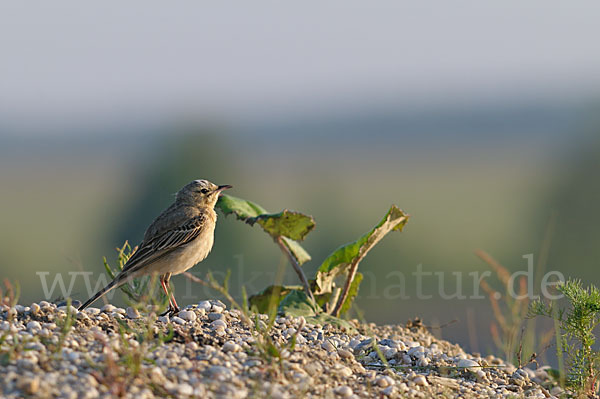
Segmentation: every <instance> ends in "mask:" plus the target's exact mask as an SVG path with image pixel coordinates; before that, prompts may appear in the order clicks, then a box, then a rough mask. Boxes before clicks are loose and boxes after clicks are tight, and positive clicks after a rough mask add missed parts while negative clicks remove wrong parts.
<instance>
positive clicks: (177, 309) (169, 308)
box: [160, 305, 181, 317]
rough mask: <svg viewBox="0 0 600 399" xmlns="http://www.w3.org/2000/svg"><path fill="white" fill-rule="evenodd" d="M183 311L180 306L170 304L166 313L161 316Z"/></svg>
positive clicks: (170, 315) (173, 314)
mask: <svg viewBox="0 0 600 399" xmlns="http://www.w3.org/2000/svg"><path fill="white" fill-rule="evenodd" d="M180 311H181V309H179V306H175V307H173V306H171V305H169V307H168V308H167V310H166V311H165V312H164V313H161V314H160V316H167V315H168V316H169V317H172V316H175V315H176V314H177V313H179V312H180Z"/></svg>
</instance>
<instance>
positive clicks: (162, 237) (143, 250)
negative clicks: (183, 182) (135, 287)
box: [122, 214, 206, 274]
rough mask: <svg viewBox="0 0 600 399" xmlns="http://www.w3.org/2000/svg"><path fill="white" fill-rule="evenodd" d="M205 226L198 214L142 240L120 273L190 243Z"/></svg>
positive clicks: (131, 269)
mask: <svg viewBox="0 0 600 399" xmlns="http://www.w3.org/2000/svg"><path fill="white" fill-rule="evenodd" d="M205 224H206V215H205V214H200V215H198V216H195V217H193V218H190V219H187V221H186V222H184V223H183V224H180V225H178V226H176V227H173V228H171V229H168V230H166V231H165V232H163V233H162V234H159V235H156V236H154V237H152V239H151V240H144V241H143V242H142V243H141V244H140V246H139V248H138V250H137V251H135V252H134V253H133V255H131V257H130V258H129V259H128V260H127V263H126V264H125V266H124V267H123V272H122V273H127V274H130V273H131V272H134V271H136V270H139V269H140V268H141V267H143V266H144V265H147V264H148V263H149V262H151V261H153V260H154V259H156V258H158V257H160V256H162V255H164V254H166V253H168V252H170V251H172V250H173V249H175V248H178V247H181V246H182V245H185V244H187V243H189V242H191V241H192V240H194V239H195V238H196V237H198V235H199V234H200V232H201V231H202V229H203V228H204V226H205Z"/></svg>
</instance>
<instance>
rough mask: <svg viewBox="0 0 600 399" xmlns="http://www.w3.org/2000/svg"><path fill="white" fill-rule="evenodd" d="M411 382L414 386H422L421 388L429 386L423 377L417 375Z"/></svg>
mask: <svg viewBox="0 0 600 399" xmlns="http://www.w3.org/2000/svg"><path fill="white" fill-rule="evenodd" d="M413 382H414V383H415V384H416V385H420V386H422V387H426V386H428V385H429V383H428V382H427V379H426V378H425V376H424V375H418V376H416V377H415V378H414V379H413Z"/></svg>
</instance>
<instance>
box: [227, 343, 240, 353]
mask: <svg viewBox="0 0 600 399" xmlns="http://www.w3.org/2000/svg"><path fill="white" fill-rule="evenodd" d="M240 349H241V347H240V346H239V345H238V344H236V343H235V342H233V341H227V342H225V343H224V344H223V352H237V351H239V350H240Z"/></svg>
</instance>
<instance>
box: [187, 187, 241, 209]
mask: <svg viewBox="0 0 600 399" xmlns="http://www.w3.org/2000/svg"><path fill="white" fill-rule="evenodd" d="M228 188H231V186H230V185H228V184H226V185H223V186H217V185H216V184H214V183H211V182H209V181H208V180H194V181H192V182H191V183H188V184H186V185H185V186H184V187H183V188H182V189H181V190H179V192H178V193H177V201H179V202H184V203H188V204H190V205H195V206H198V207H208V208H211V209H212V208H214V206H215V204H216V203H217V200H218V199H219V194H220V193H221V191H223V190H227V189H228Z"/></svg>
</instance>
